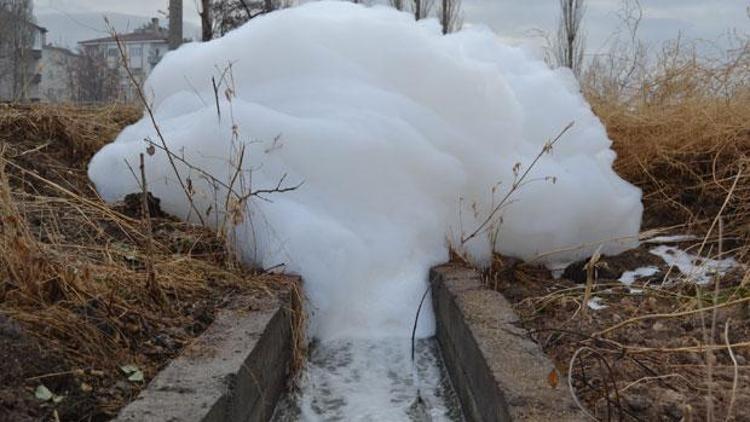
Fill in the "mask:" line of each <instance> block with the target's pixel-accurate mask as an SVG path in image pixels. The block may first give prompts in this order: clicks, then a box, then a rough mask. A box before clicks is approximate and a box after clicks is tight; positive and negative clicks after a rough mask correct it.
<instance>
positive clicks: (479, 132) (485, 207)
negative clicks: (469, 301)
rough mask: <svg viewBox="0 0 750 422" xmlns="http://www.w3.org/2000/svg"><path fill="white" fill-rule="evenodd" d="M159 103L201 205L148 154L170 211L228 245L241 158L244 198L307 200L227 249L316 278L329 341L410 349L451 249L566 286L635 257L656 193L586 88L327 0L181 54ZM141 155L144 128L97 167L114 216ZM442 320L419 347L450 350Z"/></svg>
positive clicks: (511, 54)
mask: <svg viewBox="0 0 750 422" xmlns="http://www.w3.org/2000/svg"><path fill="white" fill-rule="evenodd" d="M229 63H231V64H232V68H231V73H226V72H224V69H225V68H226V67H227V65H228V64H229ZM212 78H214V80H215V81H219V82H220V83H222V85H221V86H222V88H221V90H220V92H219V95H218V97H215V95H214V89H213V84H212ZM228 87H231V90H227V88H228ZM144 89H145V92H146V94H147V95H148V97H149V101H150V103H151V105H152V107H153V110H154V114H155V116H154V117H155V119H156V121H157V123H158V125H159V128H160V131H161V133H162V134H163V136H164V140H165V142H166V143H167V144H168V147H169V149H171V150H172V151H173V152H174V153H175V154H176V155H177V156H178V157H179V158H180V160H178V161H177V162H176V163H175V165H176V167H177V169H178V171H179V173H180V175H181V178H182V180H183V181H187V180H190V183H189V185H190V190H191V191H192V192H193V194H192V200H193V204H194V207H193V206H191V205H190V202H189V201H188V198H187V196H186V195H185V194H184V192H183V189H182V188H181V187H180V185H179V183H178V181H177V177H176V176H175V173H174V170H173V168H172V164H170V163H169V160H168V159H167V154H166V153H165V152H164V151H161V150H159V149H157V150H156V152H155V154H153V155H150V154H145V171H146V177H147V180H148V186H149V189H150V191H151V192H152V193H153V194H154V195H155V196H156V197H159V198H160V199H161V206H162V208H163V209H164V210H165V211H166V212H168V213H170V214H173V215H175V216H178V217H181V218H185V219H189V220H191V221H197V217H196V212H195V211H194V210H193V208H197V209H198V211H199V212H200V213H201V214H202V215H207V217H206V218H205V220H206V221H207V222H208V223H209V224H212V225H214V226H215V227H216V226H217V224H218V223H217V222H218V221H221V220H222V218H221V217H222V216H223V215H224V213H225V212H226V210H225V207H224V205H225V204H226V201H224V198H226V197H227V189H225V188H223V187H221V186H220V184H217V183H213V182H212V181H210V180H207V178H206V177H204V176H205V174H206V173H208V174H211V175H213V177H215V178H216V179H217V180H219V181H221V182H223V183H224V184H230V183H231V181H232V180H233V177H234V175H235V171H234V170H233V166H232V165H231V164H230V163H235V164H236V163H237V162H238V159H237V151H238V150H239V144H240V143H243V144H244V146H245V148H246V150H245V157H244V160H243V163H242V173H241V174H242V177H241V181H242V184H243V185H245V186H246V187H247V186H250V185H251V186H252V188H253V189H272V188H274V187H275V186H277V185H278V183H279V181H280V180H281V179H283V180H284V186H295V185H297V184H298V183H303V185H302V186H301V187H299V189H297V190H294V191H290V192H286V193H283V194H275V195H274V194H270V195H266V196H265V198H264V199H260V198H251V200H250V201H248V202H247V203H242V204H241V205H240V206H241V207H242V208H243V209H242V212H241V213H239V214H241V217H242V218H239V219H234V220H235V222H236V223H237V224H236V225H235V226H232V227H230V229H229V232H230V233H229V234H230V235H231V237H232V238H233V239H234V240H235V241H236V244H237V246H238V248H239V251H240V253H241V256H242V257H243V259H244V260H246V261H247V262H250V263H253V264H256V265H258V266H260V267H262V268H270V267H276V266H279V265H283V268H284V269H285V270H286V271H288V272H292V273H298V274H300V275H302V276H303V277H304V280H305V283H304V286H305V291H306V295H307V297H308V299H309V304H310V309H311V311H312V318H311V324H312V327H311V334H312V335H313V336H314V337H316V338H319V339H324V340H330V339H336V338H351V337H364V338H375V337H392V336H405V337H406V336H409V334H410V333H411V328H412V323H413V320H414V314H415V310H416V308H417V306H418V304H419V301H420V299H421V297H422V295H423V294H424V292H425V290H426V286H427V276H428V271H429V268H430V267H431V266H434V265H437V264H440V263H443V262H445V261H447V260H448V258H449V245H451V244H452V245H454V246H457V247H459V248H461V249H463V250H464V251H465V252H466V253H468V254H469V255H470V256H471V257H472V258H473V260H474V261H475V262H477V263H480V264H482V263H488V262H490V258H491V256H492V253H493V249H494V250H495V251H497V252H500V253H502V254H504V255H507V256H513V257H517V258H521V259H532V258H534V257H537V256H539V255H542V254H545V253H546V252H550V251H566V252H561V253H556V254H550V255H545V258H544V259H543V260H542V263H544V264H546V265H548V266H550V267H552V268H558V267H560V266H564V265H565V264H567V263H570V262H573V261H577V260H580V259H584V258H587V257H588V256H590V255H591V254H592V253H593V252H594V251H595V250H597V248H599V246H602V250H601V252H602V253H603V254H608V255H613V254H616V253H618V252H619V251H622V250H624V249H627V248H629V247H632V246H634V245H635V244H636V239H637V235H638V232H639V228H640V221H641V214H642V205H641V192H640V190H638V189H637V188H635V187H633V186H632V185H630V184H628V183H627V182H625V181H624V180H622V179H621V178H620V177H618V176H617V175H616V174H615V172H614V171H613V169H612V164H613V161H614V159H615V153H614V152H613V151H612V149H611V148H610V145H611V142H610V140H609V139H608V138H607V134H606V131H605V129H604V126H603V125H602V123H601V122H600V121H599V119H597V117H596V116H595V115H594V114H593V113H592V111H591V108H590V106H589V105H588V104H587V103H586V101H585V100H584V98H583V96H582V95H581V93H580V89H579V86H578V84H577V82H576V81H575V78H574V77H573V75H572V74H571V73H570V72H569V71H568V70H564V69H559V70H550V69H549V68H548V67H547V65H546V64H545V63H544V62H543V61H542V60H540V59H539V58H537V57H535V56H533V55H531V54H530V53H528V52H527V51H526V50H524V49H522V48H518V47H512V46H508V45H506V44H504V43H503V42H502V41H501V40H500V39H499V38H498V37H497V36H496V35H495V34H494V33H492V32H491V31H490V30H489V29H487V28H484V27H480V26H472V27H471V28H469V29H467V30H464V31H461V32H459V33H456V34H452V35H448V36H443V35H442V34H441V31H440V26H439V24H438V23H437V21H436V20H434V19H430V20H425V21H420V22H418V23H417V22H415V21H414V19H413V17H412V16H411V15H410V14H408V13H399V12H397V11H394V10H393V9H390V8H385V7H372V8H367V7H363V6H361V5H355V4H351V3H347V2H328V1H322V2H314V3H309V4H305V5H303V6H300V7H296V8H291V9H285V10H281V11H278V12H274V13H270V14H268V15H264V16H261V17H258V18H256V19H253V20H251V21H250V22H249V23H248V24H246V25H244V26H242V27H240V28H239V29H237V30H235V31H232V32H231V33H229V34H227V35H226V36H224V37H223V38H220V39H217V40H214V41H211V42H207V43H191V44H186V45H184V46H183V47H181V48H180V49H178V50H176V51H173V52H170V53H169V54H167V55H166V56H165V57H164V58H163V60H162V61H161V62H160V63H159V65H158V66H157V67H156V69H155V70H154V71H153V72H152V74H151V75H150V77H149V79H148V81H147V82H146V84H145V88H144ZM217 102H218V106H219V109H220V111H221V113H219V112H218V111H217V104H216V103H217ZM219 114H221V115H220V116H219ZM570 122H575V125H574V126H573V127H572V129H570V130H569V131H568V132H567V133H566V134H565V135H564V136H563V138H562V139H561V140H560V141H559V143H558V144H557V145H556V146H555V147H554V149H553V150H552V151H551V152H550V153H547V154H545V155H544V156H543V157H542V158H541V159H540V160H539V163H538V166H537V167H535V168H534V169H533V170H532V172H531V173H530V175H529V179H530V180H531V179H534V180H538V181H537V182H534V183H530V184H527V185H525V186H524V187H523V188H522V189H521V190H520V191H519V192H518V193H517V195H515V196H514V197H513V200H514V202H513V203H512V204H511V205H510V206H508V207H507V208H505V209H504V210H503V215H502V217H503V223H502V225H501V226H500V228H499V232H498V233H497V235H498V236H497V242H495V243H493V242H492V238H493V237H492V236H490V235H489V233H482V235H481V236H477V237H476V238H474V239H473V240H472V241H470V242H469V243H467V244H466V245H461V240H460V239H461V237H462V235H464V236H465V235H467V234H469V233H471V232H472V231H473V230H475V229H476V228H477V227H478V226H479V224H480V222H481V221H483V220H484V219H485V218H486V217H487V215H488V214H489V213H490V210H491V209H493V207H494V206H495V205H496V204H497V201H498V200H499V198H501V197H503V196H504V195H505V193H506V192H508V190H509V189H510V188H511V186H512V184H513V182H514V178H515V174H514V167H515V168H516V169H517V172H518V169H519V168H520V171H524V170H525V168H526V167H525V166H527V165H529V163H531V162H532V161H533V159H534V158H535V157H536V155H537V154H538V153H539V152H540V151H541V150H542V149H543V148H544V146H545V143H546V142H548V140H550V139H551V138H553V137H555V136H556V135H557V134H558V133H559V132H560V131H561V130H562V129H563V128H564V127H566V126H567V125H568V124H569V123H570ZM234 135H236V136H237V138H236V139H235V138H234ZM277 137H278V139H277ZM144 139H149V140H151V141H153V142H156V143H157V144H158V143H160V142H161V141H160V140H159V137H158V135H157V133H156V130H155V128H154V126H153V124H152V123H151V121H150V119H149V118H148V116H146V117H144V118H143V119H142V120H141V121H139V122H137V123H136V124H134V125H132V126H130V127H128V128H126V129H125V130H124V131H123V132H122V133H121V134H120V135H119V136H118V137H117V139H116V140H115V142H114V143H112V144H110V145H107V146H105V147H104V148H103V149H102V150H101V151H100V152H99V153H98V154H97V155H96V156H95V157H94V158H93V159H92V161H91V163H90V165H89V176H90V177H91V179H92V180H93V182H94V183H95V185H96V187H97V189H98V190H99V192H100V193H101V195H102V196H103V198H105V199H106V200H108V201H116V200H119V199H121V198H123V196H124V195H126V194H129V193H132V192H138V191H140V186H139V182H138V180H137V178H136V177H135V176H134V174H133V173H134V172H133V171H132V169H135V170H136V173H137V169H138V163H139V154H142V153H144V152H145V151H146V147H147V145H146V143H145V142H144ZM275 139H277V140H275ZM182 160H184V161H186V162H189V163H190V164H191V165H192V166H188V165H186V164H184V163H183V162H182ZM517 163H520V167H519V165H517ZM198 168H199V169H200V171H198V170H197V169H198ZM285 175H286V177H285ZM548 177H549V178H552V177H554V181H555V183H552V179H546V181H545V180H544V179H545V178H548ZM498 183H499V184H498ZM230 205H232V203H231V202H230ZM236 214H237V213H235V216H236ZM614 239H624V240H620V241H615V240H614ZM579 245H590V246H586V247H581V248H576V246H579ZM427 303H429V299H428V300H427ZM429 308H430V307H429V306H427V307H425V309H424V314H423V317H422V318H421V319H420V324H419V326H418V329H417V336H418V337H424V336H429V335H431V334H432V333H433V332H434V319H433V316H432V313H431V309H429Z"/></svg>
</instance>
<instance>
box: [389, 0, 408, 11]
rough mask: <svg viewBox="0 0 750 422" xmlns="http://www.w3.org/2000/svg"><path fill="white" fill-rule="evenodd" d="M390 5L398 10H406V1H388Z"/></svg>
mask: <svg viewBox="0 0 750 422" xmlns="http://www.w3.org/2000/svg"><path fill="white" fill-rule="evenodd" d="M388 4H390V5H391V6H392V7H393V8H394V9H396V10H404V8H405V6H406V4H405V3H404V0H388Z"/></svg>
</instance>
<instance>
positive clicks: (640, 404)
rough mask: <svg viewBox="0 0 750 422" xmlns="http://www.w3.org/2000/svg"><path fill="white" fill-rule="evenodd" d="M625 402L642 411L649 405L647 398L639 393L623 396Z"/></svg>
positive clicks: (637, 410)
mask: <svg viewBox="0 0 750 422" xmlns="http://www.w3.org/2000/svg"><path fill="white" fill-rule="evenodd" d="M625 402H626V403H627V404H628V406H630V408H631V409H633V410H634V411H636V412H642V411H644V410H646V409H648V408H649V406H651V404H650V403H649V400H648V399H647V398H646V397H644V396H643V395H641V394H633V395H631V396H627V397H626V398H625Z"/></svg>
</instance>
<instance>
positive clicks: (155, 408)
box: [115, 294, 293, 422]
mask: <svg viewBox="0 0 750 422" xmlns="http://www.w3.org/2000/svg"><path fill="white" fill-rule="evenodd" d="M288 296H289V295H288V294H287V295H285V297H284V298H282V299H279V300H270V301H269V300H261V301H258V300H253V299H239V300H237V301H236V302H235V304H234V305H233V306H232V307H231V308H230V309H227V310H223V311H221V312H220V314H219V315H218V317H217V318H216V320H215V321H214V322H213V323H212V324H211V326H210V327H209V328H208V330H206V332H205V333H203V334H202V335H201V336H200V337H199V338H198V339H197V340H196V341H195V342H194V343H192V344H191V345H190V346H188V347H187V348H186V349H185V351H184V352H183V353H182V355H180V356H179V357H178V358H177V359H175V360H174V361H172V363H170V364H169V366H167V367H166V368H165V369H164V370H163V371H161V372H160V373H159V374H158V375H157V376H156V377H155V378H154V379H153V380H152V381H151V383H150V384H149V385H148V387H147V388H146V389H145V390H144V391H143V392H142V393H141V394H140V395H139V396H138V398H137V399H136V400H135V401H134V402H132V403H131V404H130V405H128V406H127V407H126V408H125V409H124V410H123V411H122V412H121V413H120V415H119V416H118V418H117V419H115V420H116V421H118V422H255V421H267V420H269V419H270V417H271V415H272V414H273V410H274V407H275V406H276V402H277V401H278V399H279V397H280V395H281V393H282V392H283V390H284V388H285V383H286V380H287V374H288V368H289V362H290V359H291V357H292V349H293V344H292V327H293V325H292V314H293V312H292V311H291V304H290V300H289V299H288Z"/></svg>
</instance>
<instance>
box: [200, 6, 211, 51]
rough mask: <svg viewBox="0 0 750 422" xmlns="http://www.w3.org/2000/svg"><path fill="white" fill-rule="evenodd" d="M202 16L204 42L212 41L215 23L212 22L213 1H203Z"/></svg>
mask: <svg viewBox="0 0 750 422" xmlns="http://www.w3.org/2000/svg"><path fill="white" fill-rule="evenodd" d="M200 16H201V27H202V29H203V31H202V32H203V41H211V39H213V37H214V28H213V21H212V20H211V0H201V12H200Z"/></svg>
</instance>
